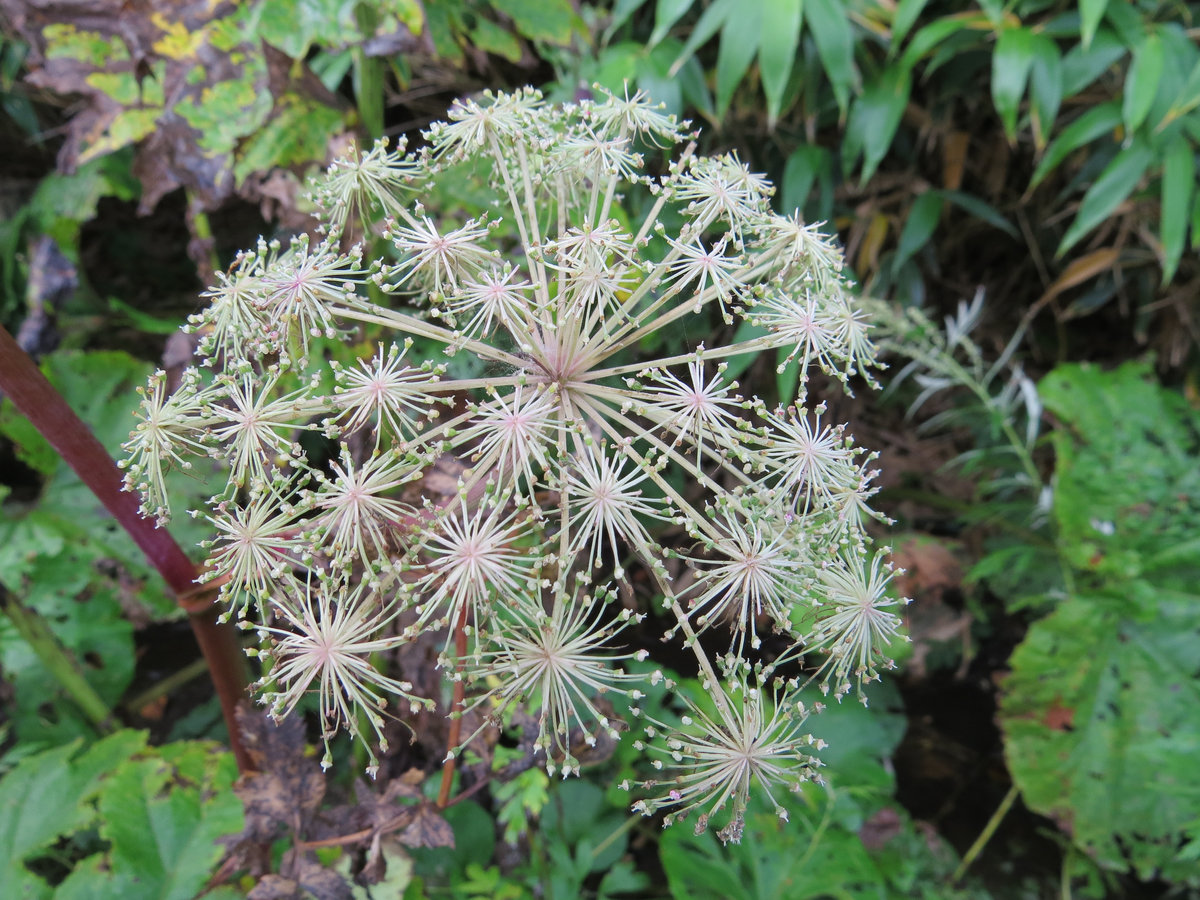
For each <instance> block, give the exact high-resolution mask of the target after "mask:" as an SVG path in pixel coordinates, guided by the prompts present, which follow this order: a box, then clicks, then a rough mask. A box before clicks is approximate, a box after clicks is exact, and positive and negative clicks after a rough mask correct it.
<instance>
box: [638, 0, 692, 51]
mask: <svg viewBox="0 0 1200 900" xmlns="http://www.w3.org/2000/svg"><path fill="white" fill-rule="evenodd" d="M694 2H695V0H658V3H657V5H656V6H655V8H654V30H653V31H652V32H650V40H649V41H647V42H646V48H647V49H650V48H652V47H654V46H655V45H656V44H658V42H659V41H661V40H662V39H663V38H665V37H666V36H667V33H668V32H669V31H670V30H671V27H672V26H673V25H674V24H675V23H676V22H678V21H679V20H680V19H681V18H683V14H684V13H686V12H687V11H688V10H689V9H691V8H692V4H693V3H694Z"/></svg>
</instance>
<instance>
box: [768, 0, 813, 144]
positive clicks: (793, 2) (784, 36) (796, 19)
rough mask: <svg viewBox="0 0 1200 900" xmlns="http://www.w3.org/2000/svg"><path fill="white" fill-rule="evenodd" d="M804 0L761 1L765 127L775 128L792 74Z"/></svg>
mask: <svg viewBox="0 0 1200 900" xmlns="http://www.w3.org/2000/svg"><path fill="white" fill-rule="evenodd" d="M803 9H804V0H764V4H763V15H762V26H763V28H762V42H761V45H760V47H759V51H758V70H759V73H760V75H761V77H762V86H763V93H764V94H766V95H767V127H768V128H774V127H775V122H776V120H777V119H778V118H779V113H780V109H781V107H782V105H783V92H784V89H786V88H787V83H788V78H789V77H790V76H791V74H792V63H793V62H794V61H795V59H796V48H797V47H798V46H799V45H800V23H801V21H802V17H803V14H804V13H803Z"/></svg>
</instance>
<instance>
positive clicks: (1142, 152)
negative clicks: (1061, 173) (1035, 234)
mask: <svg viewBox="0 0 1200 900" xmlns="http://www.w3.org/2000/svg"><path fill="white" fill-rule="evenodd" d="M1154 156H1155V154H1154V150H1153V148H1152V147H1151V146H1150V145H1149V144H1147V143H1146V142H1144V141H1137V140H1135V141H1134V142H1133V143H1132V144H1131V145H1130V146H1128V147H1126V148H1125V149H1124V150H1122V151H1121V152H1120V153H1118V154H1117V155H1116V156H1115V157H1114V158H1113V161H1112V162H1110V163H1109V164H1108V167H1107V168H1106V169H1105V170H1104V172H1103V173H1101V175H1100V177H1099V178H1097V179H1096V180H1095V182H1094V183H1093V184H1092V186H1091V187H1090V188H1088V191H1087V193H1086V194H1084V195H1083V201H1082V202H1081V203H1080V204H1079V212H1078V213H1077V214H1076V215H1075V221H1073V222H1072V223H1071V227H1070V228H1068V229H1067V233H1066V234H1064V235H1063V239H1062V241H1061V242H1060V243H1059V245H1058V250H1057V251H1055V256H1062V255H1063V254H1064V253H1066V252H1067V251H1068V250H1070V249H1071V248H1072V247H1074V246H1075V245H1076V244H1077V243H1079V241H1080V240H1082V239H1083V237H1084V235H1086V234H1087V233H1088V232H1089V231H1091V230H1092V229H1093V228H1095V227H1096V226H1097V225H1099V224H1100V223H1101V222H1103V221H1104V220H1105V219H1107V218H1108V216H1109V215H1110V214H1111V213H1112V212H1113V210H1115V209H1116V208H1117V207H1118V206H1120V205H1121V204H1122V203H1123V202H1124V201H1125V198H1126V197H1128V196H1129V195H1130V193H1132V192H1133V189H1134V188H1135V187H1137V185H1138V182H1139V181H1141V180H1142V176H1143V175H1144V174H1145V173H1146V169H1147V168H1148V167H1149V165H1150V163H1151V162H1153V161H1154Z"/></svg>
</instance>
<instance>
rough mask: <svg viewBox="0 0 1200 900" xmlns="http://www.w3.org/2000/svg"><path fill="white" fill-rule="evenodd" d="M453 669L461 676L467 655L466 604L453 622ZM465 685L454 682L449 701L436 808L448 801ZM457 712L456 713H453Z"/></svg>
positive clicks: (459, 731)
mask: <svg viewBox="0 0 1200 900" xmlns="http://www.w3.org/2000/svg"><path fill="white" fill-rule="evenodd" d="M454 655H455V661H454V669H455V671H456V672H458V673H459V675H460V676H461V674H462V668H463V659H464V658H466V655H467V604H465V603H464V604H463V608H462V609H461V610H460V611H459V613H458V621H457V622H455V623H454ZM466 692H467V689H466V686H465V685H464V684H463V680H462V678H461V677H460V678H458V679H457V680H456V681H455V682H454V699H453V701H451V703H450V716H451V718H450V733H449V734H448V735H447V737H446V757H447V758H446V761H445V762H444V763H443V764H442V784H441V787H440V788H439V789H438V808H439V809H445V808H446V806H447V805H449V803H450V785H451V784H452V783H453V781H454V769H455V766H456V765H457V763H458V755H457V754H455V755H454V756H451V755H450V754H451V753H453V752H454V751H455V750H457V749H458V740H459V737H460V735H461V734H462V711H463V707H464V706H465V705H466V704H465V702H464V700H463V698H464V697H465V696H466ZM455 713H458V715H455Z"/></svg>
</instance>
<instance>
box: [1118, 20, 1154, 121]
mask: <svg viewBox="0 0 1200 900" xmlns="http://www.w3.org/2000/svg"><path fill="white" fill-rule="evenodd" d="M1162 74H1163V44H1162V38H1160V37H1159V36H1158V35H1157V34H1155V33H1153V32H1151V33H1150V34H1147V35H1146V37H1145V38H1144V39H1143V40H1142V42H1141V43H1140V44H1138V46H1136V47H1135V48H1134V49H1133V60H1132V61H1131V62H1130V64H1129V73H1128V74H1127V75H1126V77H1125V89H1124V98H1123V100H1122V104H1121V117H1122V119H1123V120H1124V122H1125V131H1126V132H1127V133H1129V134H1132V133H1133V132H1135V131H1137V129H1138V126H1139V125H1141V124H1142V122H1144V121H1146V116H1147V114H1149V112H1150V107H1151V106H1152V105H1153V104H1154V98H1155V97H1156V96H1157V95H1158V85H1159V81H1161V79H1162Z"/></svg>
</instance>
